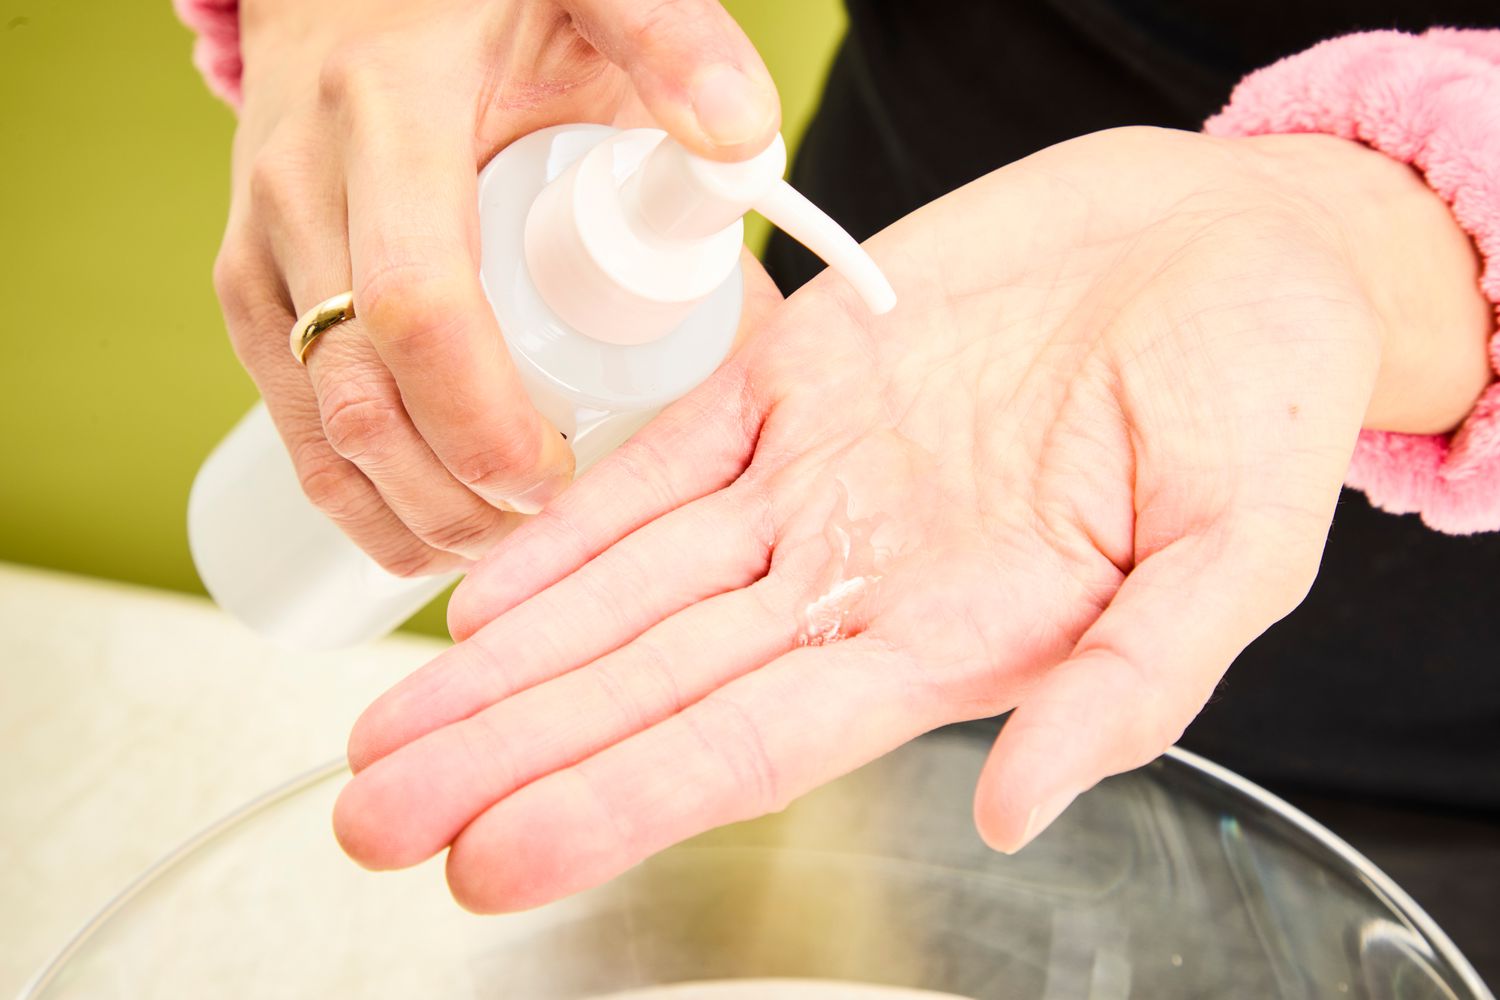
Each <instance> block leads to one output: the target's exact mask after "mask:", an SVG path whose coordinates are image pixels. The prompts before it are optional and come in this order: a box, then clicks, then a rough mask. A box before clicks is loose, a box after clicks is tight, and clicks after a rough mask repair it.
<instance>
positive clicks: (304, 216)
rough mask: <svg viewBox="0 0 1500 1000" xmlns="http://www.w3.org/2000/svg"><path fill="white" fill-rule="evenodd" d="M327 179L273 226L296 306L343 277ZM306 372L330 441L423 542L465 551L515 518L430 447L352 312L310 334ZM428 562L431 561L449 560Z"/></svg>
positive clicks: (474, 553) (342, 243)
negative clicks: (296, 215) (314, 336)
mask: <svg viewBox="0 0 1500 1000" xmlns="http://www.w3.org/2000/svg"><path fill="white" fill-rule="evenodd" d="M325 184H326V186H327V188H329V189H331V190H329V191H328V193H326V194H323V195H321V196H319V197H315V198H312V199H310V200H309V203H305V204H304V205H303V209H302V212H301V213H300V218H301V220H302V221H300V222H299V223H297V224H295V225H292V224H289V223H288V220H287V217H286V215H284V214H283V215H282V216H281V217H280V218H279V219H278V224H276V225H273V226H272V232H273V238H272V243H273V247H274V252H275V256H276V259H277V261H278V265H279V267H280V269H281V271H282V273H283V275H284V277H285V280H286V283H287V287H288V290H289V293H290V295H291V298H292V302H293V306H294V308H295V309H296V310H297V311H298V313H299V315H300V314H301V313H302V312H304V311H306V310H308V309H310V308H313V307H314V306H316V305H317V304H318V303H319V302H321V301H323V300H325V299H326V298H328V297H329V296H332V295H334V294H336V293H337V292H339V291H342V290H346V289H348V288H349V286H350V281H351V279H350V273H351V272H350V263H349V249H348V228H347V222H346V211H345V207H344V196H343V189H342V184H339V183H338V182H337V179H336V178H329V179H327V180H326V181H325ZM307 376H308V377H309V379H310V381H311V384H312V388H313V392H314V394H315V396H316V398H317V401H318V410H319V413H320V416H321V420H322V425H323V432H324V434H325V436H326V437H327V440H328V442H329V444H330V445H331V446H332V448H333V449H334V450H335V451H336V452H337V453H338V454H339V455H341V456H342V457H343V458H345V459H347V460H348V461H350V462H352V463H354V465H355V466H357V467H358V468H359V470H360V471H361V472H362V473H364V475H365V476H366V477H367V478H368V479H369V480H370V482H371V483H373V484H374V486H375V488H376V489H377V490H378V491H379V492H380V495H381V497H382V498H383V499H384V501H385V503H386V504H387V505H388V507H389V508H390V509H391V510H392V511H393V512H394V513H395V515H396V516H397V517H398V518H399V519H400V520H401V522H402V523H403V524H405V525H406V526H407V527H408V528H409V529H410V530H411V532H412V533H413V534H414V535H416V536H417V537H418V538H419V539H421V540H422V541H423V542H424V543H426V545H428V546H430V547H431V548H432V549H434V550H438V551H441V552H446V553H453V554H456V555H459V556H461V557H463V558H465V559H472V558H476V557H478V556H479V555H481V554H483V552H484V551H486V550H487V549H488V548H489V547H490V546H491V545H493V544H494V542H495V541H497V540H498V539H499V538H500V537H502V536H503V535H504V534H505V533H506V532H507V531H509V530H510V528H511V527H513V523H514V521H515V520H516V515H512V514H508V513H507V512H503V511H500V510H497V509H496V508H494V507H492V506H490V505H489V504H487V503H485V502H484V501H483V500H482V499H480V498H479V497H478V496H476V495H475V494H474V493H473V492H472V491H471V490H469V489H468V488H467V487H465V486H464V485H463V484H462V483H460V482H458V480H456V479H455V478H454V477H453V475H452V474H451V473H450V472H449V471H448V470H447V468H446V467H445V466H444V465H443V464H442V463H441V462H440V461H439V460H438V458H437V456H436V455H435V454H433V452H432V449H431V448H430V447H429V446H428V445H427V442H426V441H425V440H423V438H422V436H421V435H420V434H419V433H418V431H417V429H416V427H415V426H414V425H413V424H412V422H411V418H410V417H409V416H408V415H407V412H406V409H405V407H404V405H403V403H402V397H401V391H400V388H399V387H398V386H397V385H396V381H395V379H394V377H393V376H392V375H391V373H390V371H389V370H388V369H387V368H386V367H385V365H384V364H383V363H382V362H381V360H380V357H379V355H378V354H377V353H376V351H375V348H374V346H373V345H372V344H371V343H370V341H369V339H368V338H367V337H366V336H365V335H364V333H363V330H362V326H361V323H360V320H359V319H358V318H357V317H356V318H355V319H352V320H348V321H346V322H344V323H341V324H339V325H338V326H337V327H336V328H333V329H330V330H328V331H327V332H326V333H324V334H323V335H322V336H320V337H319V338H318V340H317V341H316V342H315V343H314V344H313V346H312V347H311V349H310V350H309V351H308V353H307ZM434 555H435V553H434ZM433 562H434V565H433V566H432V567H431V568H432V569H433V570H437V569H441V568H447V565H451V561H445V560H433Z"/></svg>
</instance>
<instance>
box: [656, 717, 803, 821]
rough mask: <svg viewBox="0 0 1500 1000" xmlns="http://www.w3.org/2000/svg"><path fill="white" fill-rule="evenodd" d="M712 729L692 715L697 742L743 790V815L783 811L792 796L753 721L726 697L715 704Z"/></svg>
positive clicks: (757, 726) (759, 730) (737, 786)
mask: <svg viewBox="0 0 1500 1000" xmlns="http://www.w3.org/2000/svg"><path fill="white" fill-rule="evenodd" d="M714 704H715V707H716V709H717V710H716V711H714V712H713V719H712V726H711V728H710V727H709V726H708V725H706V724H705V722H704V720H702V719H697V718H695V717H693V716H692V715H684V716H682V718H684V719H691V720H692V722H693V728H694V730H695V732H696V734H697V737H698V739H699V740H700V741H701V742H702V744H703V745H704V746H705V748H707V749H708V750H710V751H711V752H712V753H713V755H714V756H716V757H717V758H718V759H719V760H720V762H721V763H722V764H723V766H724V768H725V770H726V771H727V772H728V775H729V777H730V780H731V781H732V782H733V783H734V787H736V788H737V789H739V790H741V791H743V792H744V793H745V794H744V809H745V815H746V816H751V815H763V814H765V813H773V812H779V811H781V810H782V809H785V808H786V807H787V805H788V804H789V803H790V801H791V796H790V795H789V794H787V793H786V792H785V791H784V790H783V789H782V787H781V781H780V780H779V778H778V776H777V773H776V768H775V765H774V764H773V762H772V761H771V757H770V754H769V753H768V751H767V749H766V743H765V738H764V735H763V734H762V732H761V729H760V726H759V725H758V724H757V723H756V721H755V719H754V718H753V717H752V716H751V715H750V714H749V713H748V712H746V711H745V709H743V708H741V707H740V706H739V705H737V704H735V703H734V702H733V701H731V700H729V699H727V698H725V699H721V700H719V701H717V702H715V703H714Z"/></svg>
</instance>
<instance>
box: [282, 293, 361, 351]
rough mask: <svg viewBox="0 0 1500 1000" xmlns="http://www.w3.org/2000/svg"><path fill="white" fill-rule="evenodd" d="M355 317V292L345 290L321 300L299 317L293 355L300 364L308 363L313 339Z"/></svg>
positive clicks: (295, 327) (294, 337)
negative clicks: (308, 353) (308, 354)
mask: <svg viewBox="0 0 1500 1000" xmlns="http://www.w3.org/2000/svg"><path fill="white" fill-rule="evenodd" d="M353 318H354V293H353V292H344V293H343V294H342V295H335V296H334V297H333V298H331V299H327V300H325V301H323V302H319V303H318V304H317V305H315V306H313V307H312V308H311V309H309V310H308V311H307V312H305V313H303V314H302V315H301V316H300V317H299V318H298V319H297V325H296V326H294V327H292V357H294V358H296V359H297V363H298V364H302V365H305V364H307V352H308V351H311V350H312V346H313V341H315V340H317V339H318V338H319V337H321V336H323V334H325V333H327V332H328V331H329V330H332V329H333V328H334V327H336V326H338V325H339V324H340V323H342V322H344V320H346V319H353Z"/></svg>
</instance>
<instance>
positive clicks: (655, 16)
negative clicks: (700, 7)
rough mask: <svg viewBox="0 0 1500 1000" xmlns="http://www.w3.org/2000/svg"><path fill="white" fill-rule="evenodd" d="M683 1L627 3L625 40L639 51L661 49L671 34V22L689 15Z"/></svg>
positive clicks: (624, 28)
mask: <svg viewBox="0 0 1500 1000" xmlns="http://www.w3.org/2000/svg"><path fill="white" fill-rule="evenodd" d="M689 6H690V4H689V3H685V2H684V0H650V2H647V3H640V4H627V5H625V9H624V11H623V12H622V15H621V16H622V17H623V22H622V23H621V25H620V31H621V35H622V36H623V37H624V39H625V43H626V44H627V45H628V46H629V47H630V48H631V49H632V50H633V51H636V52H642V51H652V50H654V49H656V48H659V47H660V46H661V45H662V44H663V43H664V42H665V41H666V40H667V39H668V38H669V37H670V34H671V30H672V25H673V24H674V23H675V22H677V21H680V20H682V19H684V18H686V17H688V16H689V11H688V10H687V9H686V8H687V7H689Z"/></svg>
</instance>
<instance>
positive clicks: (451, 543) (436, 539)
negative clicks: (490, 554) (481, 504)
mask: <svg viewBox="0 0 1500 1000" xmlns="http://www.w3.org/2000/svg"><path fill="white" fill-rule="evenodd" d="M495 527H496V525H495V520H494V517H493V516H491V515H483V514H476V515H472V516H470V517H463V518H456V519H454V520H451V521H443V522H441V523H439V524H433V525H424V526H422V527H421V528H420V529H418V530H417V537H418V538H420V539H422V541H424V542H426V543H427V544H428V545H430V546H432V547H433V548H435V549H442V550H443V551H444V552H454V553H458V554H460V555H462V554H467V553H473V554H478V553H480V552H482V551H483V550H484V549H486V548H488V544H487V543H488V542H489V541H490V540H491V538H492V537H493V536H494V534H495Z"/></svg>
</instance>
